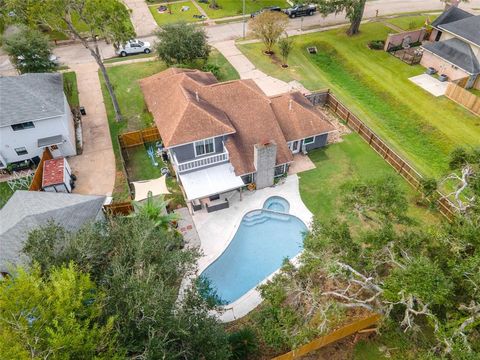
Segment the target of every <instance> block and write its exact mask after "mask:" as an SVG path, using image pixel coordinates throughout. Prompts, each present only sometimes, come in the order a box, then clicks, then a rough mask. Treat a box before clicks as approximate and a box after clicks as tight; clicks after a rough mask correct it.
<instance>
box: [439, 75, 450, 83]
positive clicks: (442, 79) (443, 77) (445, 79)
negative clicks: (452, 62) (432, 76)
mask: <svg viewBox="0 0 480 360" xmlns="http://www.w3.org/2000/svg"><path fill="white" fill-rule="evenodd" d="M438 80H439V81H441V82H445V81H447V80H448V76H447V75H445V74H441V75H439V76H438Z"/></svg>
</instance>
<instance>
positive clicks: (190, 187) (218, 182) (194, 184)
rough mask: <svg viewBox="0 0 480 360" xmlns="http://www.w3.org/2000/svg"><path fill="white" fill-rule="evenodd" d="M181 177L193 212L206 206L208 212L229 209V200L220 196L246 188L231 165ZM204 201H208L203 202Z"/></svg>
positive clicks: (197, 171) (213, 167) (209, 168)
mask: <svg viewBox="0 0 480 360" xmlns="http://www.w3.org/2000/svg"><path fill="white" fill-rule="evenodd" d="M179 177H180V181H181V183H182V186H183V189H184V190H185V195H186V198H187V201H188V202H189V203H190V205H191V211H199V210H201V209H203V205H204V204H205V208H206V209H207V211H208V212H211V211H216V210H221V209H225V208H228V206H229V205H228V199H227V198H225V199H223V198H221V196H220V195H221V194H222V193H226V192H229V191H232V190H236V189H238V188H241V187H243V186H245V184H244V183H243V180H242V178H241V177H240V176H236V175H235V172H234V170H233V167H232V165H231V164H230V163H226V164H221V165H216V166H212V167H208V168H205V169H202V170H196V171H193V172H190V173H186V174H179ZM204 199H206V200H208V201H207V202H205V201H202V200H204Z"/></svg>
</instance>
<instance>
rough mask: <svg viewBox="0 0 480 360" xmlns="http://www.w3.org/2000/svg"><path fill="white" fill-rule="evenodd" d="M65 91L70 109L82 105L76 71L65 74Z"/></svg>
mask: <svg viewBox="0 0 480 360" xmlns="http://www.w3.org/2000/svg"><path fill="white" fill-rule="evenodd" d="M63 90H64V91H65V95H66V96H67V100H68V103H69V104H70V107H77V106H79V104H80V101H79V100H78V88H77V74H75V71H68V72H64V73H63Z"/></svg>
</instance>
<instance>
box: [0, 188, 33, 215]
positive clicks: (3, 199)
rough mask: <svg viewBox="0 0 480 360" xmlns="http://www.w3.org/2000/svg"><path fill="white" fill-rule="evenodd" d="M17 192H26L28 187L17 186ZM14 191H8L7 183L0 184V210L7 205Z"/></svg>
mask: <svg viewBox="0 0 480 360" xmlns="http://www.w3.org/2000/svg"><path fill="white" fill-rule="evenodd" d="M17 189H18V190H28V187H22V186H18V187H17ZM14 192H15V191H12V189H10V186H8V183H7V182H0V209H1V208H2V207H3V206H4V205H5V204H6V203H7V201H8V199H10V198H11V197H12V195H13V193H14Z"/></svg>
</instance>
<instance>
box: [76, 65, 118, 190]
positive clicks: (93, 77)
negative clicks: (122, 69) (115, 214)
mask: <svg viewBox="0 0 480 360" xmlns="http://www.w3.org/2000/svg"><path fill="white" fill-rule="evenodd" d="M71 68H72V70H74V71H75V72H76V74H77V83H78V95H79V97H80V105H82V106H84V107H85V110H86V112H87V115H86V116H83V117H82V135H83V153H82V154H81V155H77V156H75V157H71V158H69V159H68V162H69V163H70V166H71V168H72V171H73V173H74V174H75V175H76V176H77V181H76V187H75V190H74V192H75V193H77V194H89V195H111V194H112V191H113V187H114V184H115V171H116V170H115V156H114V154H113V147H112V141H111V138H110V129H109V127H108V120H107V113H106V111H105V105H104V103H103V96H102V91H101V88H100V80H99V78H98V67H97V64H95V63H90V64H81V65H73V66H71Z"/></svg>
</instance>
